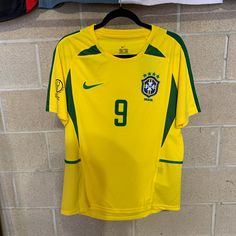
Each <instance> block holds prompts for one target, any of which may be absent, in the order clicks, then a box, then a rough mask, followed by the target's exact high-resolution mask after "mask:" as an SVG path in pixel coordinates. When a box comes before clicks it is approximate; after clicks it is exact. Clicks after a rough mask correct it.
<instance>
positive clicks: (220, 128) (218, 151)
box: [216, 127, 222, 166]
mask: <svg viewBox="0 0 236 236" xmlns="http://www.w3.org/2000/svg"><path fill="white" fill-rule="evenodd" d="M221 133H222V127H219V128H218V136H217V149H216V166H219V162H220V142H221Z"/></svg>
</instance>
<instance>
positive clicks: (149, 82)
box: [142, 72, 160, 98]
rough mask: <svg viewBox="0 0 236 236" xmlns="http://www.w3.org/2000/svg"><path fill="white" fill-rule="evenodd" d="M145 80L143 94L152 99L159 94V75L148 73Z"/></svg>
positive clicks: (143, 81)
mask: <svg viewBox="0 0 236 236" xmlns="http://www.w3.org/2000/svg"><path fill="white" fill-rule="evenodd" d="M143 76H144V77H145V78H144V79H143V80H142V93H143V94H144V95H145V96H146V97H147V98H150V97H152V96H154V95H155V94H157V92H158V86H159V84H160V81H159V80H157V79H158V78H159V75H157V74H156V73H155V72H154V73H150V72H149V73H148V74H144V75H143Z"/></svg>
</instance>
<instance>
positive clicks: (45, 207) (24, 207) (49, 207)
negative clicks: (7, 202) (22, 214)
mask: <svg viewBox="0 0 236 236" xmlns="http://www.w3.org/2000/svg"><path fill="white" fill-rule="evenodd" d="M0 209H1V210H14V209H19V210H30V209H49V210H50V209H55V210H60V207H55V206H44V207H36V206H35V207H32V206H31V207H26V206H22V207H2V208H0Z"/></svg>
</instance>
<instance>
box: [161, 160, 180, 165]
mask: <svg viewBox="0 0 236 236" xmlns="http://www.w3.org/2000/svg"><path fill="white" fill-rule="evenodd" d="M159 162H165V163H170V164H183V161H172V160H166V159H160V160H159Z"/></svg>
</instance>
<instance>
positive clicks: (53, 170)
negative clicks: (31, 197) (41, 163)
mask: <svg viewBox="0 0 236 236" xmlns="http://www.w3.org/2000/svg"><path fill="white" fill-rule="evenodd" d="M63 171H64V170H63V169H62V168H61V169H59V168H58V169H52V170H6V171H5V170H1V171H0V174H4V173H17V174H25V173H34V174H35V173H37V174H38V173H55V172H63Z"/></svg>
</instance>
